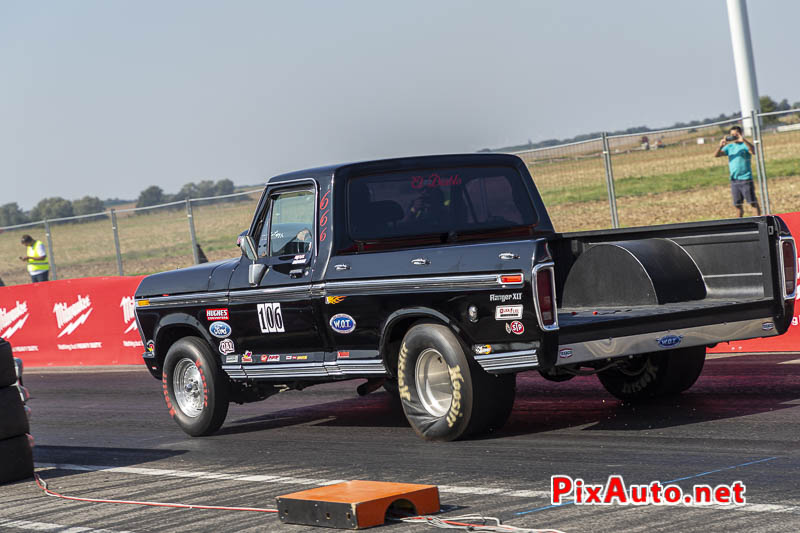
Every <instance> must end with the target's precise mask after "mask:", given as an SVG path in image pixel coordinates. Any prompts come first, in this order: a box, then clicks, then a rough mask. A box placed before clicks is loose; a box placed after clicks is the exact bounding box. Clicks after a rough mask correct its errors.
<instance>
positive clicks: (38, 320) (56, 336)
mask: <svg viewBox="0 0 800 533" xmlns="http://www.w3.org/2000/svg"><path fill="white" fill-rule="evenodd" d="M143 277H144V276H131V277H104V278H81V279H67V280H63V281H46V282H43V283H31V284H27V285H15V286H12V287H0V337H3V338H5V339H6V340H8V341H9V342H10V343H11V345H12V347H13V350H14V356H16V357H19V358H20V359H22V360H23V362H24V363H25V366H28V367H41V366H78V365H125V364H139V363H141V362H142V352H144V347H143V346H142V339H141V338H140V337H139V330H138V329H137V328H136V320H135V319H134V315H133V308H134V307H133V306H134V301H133V294H134V292H135V291H136V287H137V286H138V285H139V282H140V281H141V280H142V278H143Z"/></svg>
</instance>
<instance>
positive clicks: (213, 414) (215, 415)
mask: <svg viewBox="0 0 800 533" xmlns="http://www.w3.org/2000/svg"><path fill="white" fill-rule="evenodd" d="M161 382H162V386H163V389H164V399H165V400H166V402H167V408H168V409H169V414H170V415H171V416H172V418H173V419H174V420H175V422H177V423H178V425H179V426H180V427H181V429H182V430H183V431H185V432H186V433H187V434H189V435H191V436H192V437H200V436H204V435H211V434H212V433H214V432H215V431H217V430H218V429H219V428H220V426H222V423H223V422H225V417H226V416H227V414H228V395H229V392H230V384H229V382H228V378H227V376H226V375H225V374H224V373H223V372H222V369H221V368H220V367H219V365H218V364H217V361H216V359H215V358H214V356H213V354H212V353H211V350H209V348H208V344H207V343H206V342H205V341H203V340H202V339H200V338H198V337H184V338H183V339H180V340H179V341H177V342H176V343H175V344H173V345H172V346H171V347H170V349H169V351H168V352H167V357H166V358H165V360H164V369H163V373H162V378H161Z"/></svg>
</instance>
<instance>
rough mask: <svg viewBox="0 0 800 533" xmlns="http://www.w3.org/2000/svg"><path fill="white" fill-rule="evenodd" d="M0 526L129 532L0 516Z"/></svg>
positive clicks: (64, 532) (65, 531) (75, 532)
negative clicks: (10, 518) (9, 518)
mask: <svg viewBox="0 0 800 533" xmlns="http://www.w3.org/2000/svg"><path fill="white" fill-rule="evenodd" d="M0 526H2V527H15V528H17V529H25V530H28V531H53V532H57V533H131V532H130V531H119V530H115V529H95V528H93V527H83V526H65V525H62V524H51V523H49V522H31V521H30V520H7V519H5V518H0Z"/></svg>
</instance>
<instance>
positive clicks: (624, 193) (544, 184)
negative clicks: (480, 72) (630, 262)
mask: <svg viewBox="0 0 800 533" xmlns="http://www.w3.org/2000/svg"><path fill="white" fill-rule="evenodd" d="M758 117H759V119H760V120H759V121H756V122H754V121H753V120H752V118H750V120H746V121H745V126H746V128H745V136H746V138H747V139H748V140H750V141H751V142H752V143H753V145H754V148H755V151H756V155H755V156H754V157H753V158H752V171H753V177H754V184H755V190H756V196H757V198H758V202H759V205H760V207H761V211H762V213H781V212H788V211H794V210H797V209H798V208H799V207H800V109H793V110H788V111H780V112H775V113H762V114H760V115H758ZM741 123H742V121H741V120H738V119H737V120H724V121H720V122H714V123H711V124H704V125H698V126H688V127H684V128H671V129H664V130H658V131H648V132H646V133H636V134H628V135H612V136H605V135H603V136H602V137H601V138H600V139H593V140H590V141H583V142H579V143H572V144H564V145H559V146H553V147H548V148H539V149H534V150H525V151H521V152H514V154H516V155H518V156H519V157H521V158H522V159H523V160H524V161H525V163H526V164H527V165H528V168H529V169H530V171H531V174H532V175H533V179H534V181H535V182H536V185H537V187H538V188H539V190H540V191H542V196H543V197H544V200H545V205H546V206H547V209H548V211H549V213H550V216H551V218H552V219H553V223H554V225H555V227H556V229H557V230H558V231H579V230H585V229H601V228H608V227H618V226H644V225H651V224H666V223H674V222H689V221H696V220H708V219H719V218H731V217H734V216H737V214H738V212H737V211H736V210H735V209H734V207H733V205H732V199H731V194H730V188H729V173H728V159H727V157H719V158H717V157H714V155H715V152H716V151H717V148H718V147H719V143H720V140H721V139H722V138H724V137H725V136H726V135H728V132H729V131H730V128H731V127H732V126H734V125H740V124H741ZM753 123H755V124H756V125H757V127H756V128H752V127H751V126H750V125H751V124H753ZM762 178H763V179H762ZM745 214H746V215H751V214H755V211H754V210H752V209H751V208H750V207H749V206H745Z"/></svg>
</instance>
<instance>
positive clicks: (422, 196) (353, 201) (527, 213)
mask: <svg viewBox="0 0 800 533" xmlns="http://www.w3.org/2000/svg"><path fill="white" fill-rule="evenodd" d="M347 198H348V229H349V233H350V237H351V238H352V239H353V240H354V241H376V240H382V239H397V238H406V237H417V236H425V235H432V236H443V237H444V238H447V237H448V236H449V237H451V238H453V239H463V238H469V237H470V236H476V235H480V234H481V233H485V232H489V231H496V230H502V229H520V228H523V229H524V228H532V227H534V226H535V225H536V222H537V217H536V211H535V209H534V207H533V204H532V202H531V199H530V195H529V193H528V190H527V189H526V188H525V186H524V184H523V183H522V178H521V176H520V175H519V173H518V172H517V171H516V170H515V169H513V168H508V167H478V168H475V167H465V168H445V169H426V170H415V171H405V172H392V173H385V174H375V175H368V176H359V177H354V178H351V179H350V181H349V183H348V189H347Z"/></svg>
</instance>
